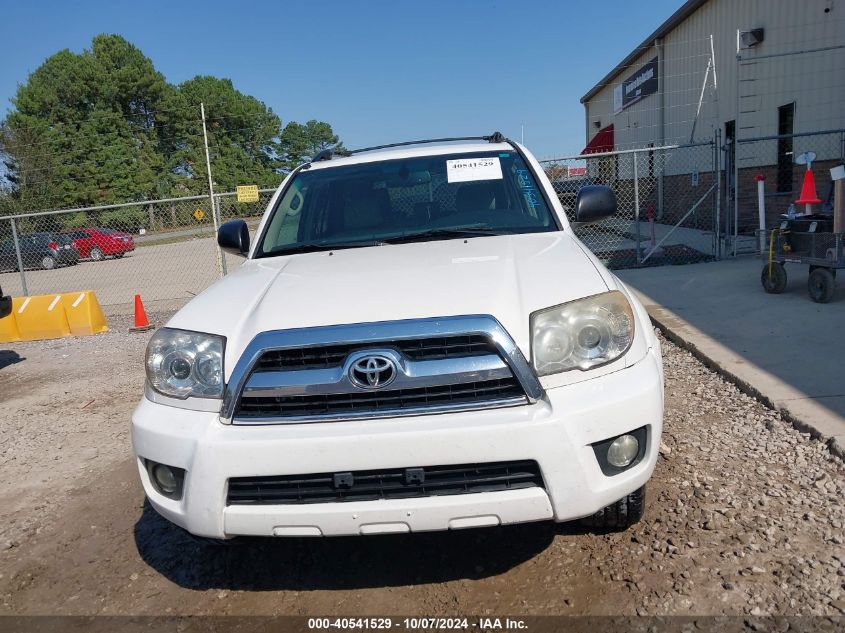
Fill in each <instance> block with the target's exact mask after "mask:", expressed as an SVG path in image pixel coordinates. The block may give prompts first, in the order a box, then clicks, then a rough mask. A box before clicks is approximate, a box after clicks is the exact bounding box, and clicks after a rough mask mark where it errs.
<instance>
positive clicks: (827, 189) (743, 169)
mask: <svg viewBox="0 0 845 633" xmlns="http://www.w3.org/2000/svg"><path fill="white" fill-rule="evenodd" d="M805 152H812V153H813V154H815V158H814V160H813V162H812V171H813V176H814V179H815V185H816V192H817V194H818V197H819V199H820V200H821V201H822V204H821V205H815V206H813V209H812V211H813V212H814V213H826V214H830V213H832V212H833V182H832V181H831V179H830V169H831V168H832V167H835V166H836V165H840V164H842V163H843V162H845V130H827V131H820V132H808V133H800V134H783V135H776V136H763V137H757V138H745V139H739V140H738V141H737V142H736V145H735V147H732V146H731V144H730V143H728V144H727V145H726V152H725V154H726V155H725V159H726V161H725V164H726V173H727V180H728V188H727V204H728V206H729V209H730V213H729V214H728V215H727V216H726V220H727V221H728V223H727V224H726V226H725V227H724V230H725V232H726V233H727V234H728V235H729V236H731V248H730V251H731V253H732V254H733V253H735V254H743V253H753V252H757V251H759V240H757V239H755V231H757V230H758V229H760V228H774V227H776V226H778V225H779V224H780V221H781V219H782V216H783V214H786V213H788V211H789V207H790V206H791V205H793V204H795V202H796V200H798V199H799V198H800V195H801V187H802V184H803V182H804V173H805V171H806V166H805V165H800V164H796V158H798V157H799V156H801V155H802V154H804V153H805ZM760 176H762V177H763V178H764V180H763V190H764V196H763V197H764V201H765V224H766V226H765V227H761V226H760V216H759V204H758V191H757V187H758V184H757V178H758V177H760ZM796 206H797V207H798V208H796V212H797V213H804V208H803V206H802V205H796Z"/></svg>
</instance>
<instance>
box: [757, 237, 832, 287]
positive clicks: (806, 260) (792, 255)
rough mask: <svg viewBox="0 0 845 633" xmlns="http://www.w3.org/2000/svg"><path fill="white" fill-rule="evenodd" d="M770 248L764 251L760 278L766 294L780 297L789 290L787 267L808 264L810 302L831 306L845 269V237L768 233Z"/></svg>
mask: <svg viewBox="0 0 845 633" xmlns="http://www.w3.org/2000/svg"><path fill="white" fill-rule="evenodd" d="M784 224H786V223H784ZM782 227H783V225H782ZM808 228H813V229H814V228H816V227H815V226H813V227H808ZM766 244H767V246H768V248H767V249H766V250H764V251H763V258H764V259H765V260H766V263H765V265H764V266H763V271H762V273H761V274H760V281H761V282H762V284H763V289H764V290H765V291H766V292H769V293H772V294H780V293H782V292H783V291H784V290H785V289H786V267H785V264H787V263H790V264H804V265H808V266H809V267H810V276H809V278H808V280H807V290H808V291H809V293H810V298H811V299H812V300H813V301H815V302H816V303H827V302H828V301H830V300H831V299H832V298H833V293H834V291H835V290H836V271H837V270H840V269H842V268H845V253H843V251H845V233H828V232H818V233H817V232H814V231H812V232H806V233H805V232H798V231H793V230H789V229H785V228H778V229H772V230H769V231H768V232H767V234H766Z"/></svg>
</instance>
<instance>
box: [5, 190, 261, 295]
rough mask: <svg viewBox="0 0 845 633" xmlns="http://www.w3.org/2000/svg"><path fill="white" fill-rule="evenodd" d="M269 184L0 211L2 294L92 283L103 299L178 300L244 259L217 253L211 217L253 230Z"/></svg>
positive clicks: (75, 287)
mask: <svg viewBox="0 0 845 633" xmlns="http://www.w3.org/2000/svg"><path fill="white" fill-rule="evenodd" d="M274 191H275V190H274V189H263V190H260V192H259V200H258V201H257V202H251V203H239V202H237V197H236V195H235V194H234V193H221V194H215V195H214V205H213V207H214V208H212V202H211V199H210V197H209V196H207V195H205V196H188V197H184V198H171V199H166V200H155V201H146V202H143V203H141V204H122V205H110V206H102V207H90V208H84V209H73V210H67V211H50V212H44V213H35V214H21V215H15V216H6V217H0V286H2V288H3V292H4V293H5V294H11V295H14V296H18V295H37V294H48V293H58V292H71V291H76V290H94V291H95V292H96V293H97V297H98V299H99V301H100V303H101V304H102V305H104V306H119V305H125V306H129V305H131V304H132V302H133V298H134V295H135V294H140V295H141V297H142V298H143V300H144V302H145V304H152V307H153V308H155V307H156V304H157V303H161V304H163V305H167V304H172V305H174V306H178V305H181V304H182V303H184V302H185V300H187V299H190V298H191V297H193V296H195V295H196V294H198V293H199V292H201V291H202V290H203V289H205V288H207V287H208V286H209V285H210V284H211V283H213V282H214V281H215V280H217V279H219V278H220V276H221V274H223V273H225V271H226V270H227V269H232V268H233V267H235V266H238V265H240V263H241V262H242V261H243V260H242V259H240V258H238V257H235V256H231V255H225V256H222V255H221V253H220V251H219V249H218V248H217V243H216V239H215V230H214V225H215V217H214V214H215V213H216V214H217V223H218V224H219V223H221V222H225V221H227V220H231V219H233V218H242V219H244V220H246V222H247V223H248V224H249V225H250V228H252V229H253V230H254V229H255V227H257V225H258V222H259V220H260V219H261V215H262V214H263V213H264V210H265V208H266V206H267V203H268V202H269V201H270V197H271V196H272V194H273V192H274Z"/></svg>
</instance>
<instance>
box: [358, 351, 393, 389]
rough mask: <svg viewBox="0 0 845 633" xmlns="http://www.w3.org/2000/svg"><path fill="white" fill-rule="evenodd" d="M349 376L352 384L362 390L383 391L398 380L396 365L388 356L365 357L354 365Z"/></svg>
mask: <svg viewBox="0 0 845 633" xmlns="http://www.w3.org/2000/svg"><path fill="white" fill-rule="evenodd" d="M348 376H349V380H350V382H352V384H353V385H355V386H356V387H360V388H361V389H381V388H382V387H386V386H387V385H389V384H390V383H392V382H393V380H394V379H395V378H396V363H395V362H394V361H393V359H392V358H388V357H387V356H381V355H376V354H372V355H369V356H364V357H362V358H359V359H358V360H356V361H355V362H354V363H352V366H351V367H350V368H349V373H348Z"/></svg>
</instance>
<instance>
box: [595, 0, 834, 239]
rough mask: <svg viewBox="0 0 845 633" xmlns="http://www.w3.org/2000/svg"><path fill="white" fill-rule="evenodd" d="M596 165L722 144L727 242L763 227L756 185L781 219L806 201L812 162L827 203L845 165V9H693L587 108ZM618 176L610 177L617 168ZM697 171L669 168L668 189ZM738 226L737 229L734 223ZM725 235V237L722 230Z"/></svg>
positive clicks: (676, 17)
mask: <svg viewBox="0 0 845 633" xmlns="http://www.w3.org/2000/svg"><path fill="white" fill-rule="evenodd" d="M581 102H582V103H583V104H584V110H585V136H586V147H585V149H584V153H594V152H612V151H615V150H626V149H631V148H647V147H662V146H668V145H676V144H681V145H683V144H689V143H693V142H696V141H708V142H713V143H714V145H716V146H718V147H719V148H720V150H723V151H720V152H719V158H718V166H719V167H718V169H719V171H720V172H721V175H722V177H723V178H724V184H722V185H720V187H719V191H720V194H721V197H722V200H723V204H724V208H725V209H726V211H727V210H729V209H732V210H733V211H734V213H733V218H731V217H730V215H731V214H728V213H726V214H725V216H724V217H725V220H726V224H725V226H723V227H722V230H723V231H724V230H727V232H729V233H737V232H738V233H742V232H743V231H747V230H749V229H750V228H751V227H753V218H754V200H755V191H756V186H755V185H754V183H753V178H754V176H756V175H764V176H765V177H766V188H767V200H768V203H769V206H768V210H769V212H770V214H771V216H772V217H774V216H776V215H777V214H779V213H782V212H783V211H784V210H785V209H786V207H787V206H788V205H789V204H790V203H791V202H792V201H794V199H795V197H796V195H797V191H798V190H799V189H800V186H801V181H802V177H803V170H804V168H803V167H801V166H799V165H795V160H794V159H795V157H796V156H798V155H799V154H801V153H803V152H806V151H812V152H814V153H815V154H816V163H815V164H814V166H813V169H814V172H815V173H816V176H817V182H818V186H819V195H820V196H821V197H822V199H825V195H826V194H827V193H828V188H829V180H828V169H827V168H828V167H830V166H832V165H834V164H836V163H838V162H841V161H842V160H843V159H844V158H845V131H844V130H845V1H843V0H688V1H687V2H685V3H684V4H683V5H682V6H681V7H680V8H679V9H678V10H677V11H676V12H675V13H674V14H673V15H672V16H670V17H669V18H668V19H667V20H666V21H665V22H663V24H661V25H660V26H659V27H658V28H657V29H656V30H655V31H654V32H653V33H652V34H651V35H649V36H648V37H647V38H645V40H644V41H643V42H642V44H640V46H638V47H637V48H636V49H634V50H633V51H631V53H630V54H629V55H628V56H627V57H625V58H624V59H622V60H621V61H620V62H619V64H617V66H616V67H615V68H613V69H612V70H611V71H610V72H609V73H608V74H607V75H606V76H605V77H603V78H602V79H601V80H600V81H598V82H597V83H596V85H595V86H593V88H591V89H590V90H589V91H588V92H587V93H586V94H585V95H584V96H583V97H582V98H581ZM605 169H607V167H605ZM695 170H696V167H695V166H693V165H690V164H677V165H672V164H667V165H666V168H665V171H664V173H661V174H660V178H659V179H660V182H659V183H658V185H659V186H658V189H659V191H658V192H657V194H658V195H657V199H658V206H659V207H660V208H659V213H661V214H662V213H663V207H664V204H665V203H664V200H663V188H664V186H665V183H664V182H663V181H664V179H665V178H668V177H672V176H678V175H685V177H688V176H689V174H690V173H693V172H694V171H695ZM731 221H733V223H734V225H733V226H731V225H730V223H731ZM717 228H718V227H717Z"/></svg>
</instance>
